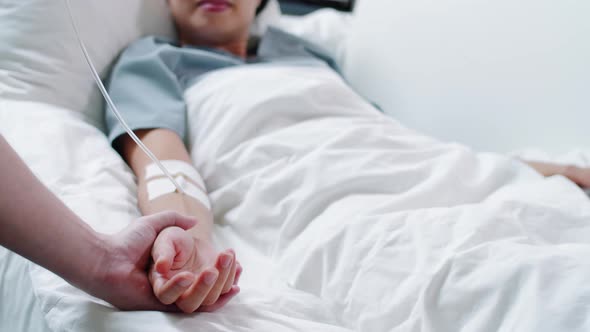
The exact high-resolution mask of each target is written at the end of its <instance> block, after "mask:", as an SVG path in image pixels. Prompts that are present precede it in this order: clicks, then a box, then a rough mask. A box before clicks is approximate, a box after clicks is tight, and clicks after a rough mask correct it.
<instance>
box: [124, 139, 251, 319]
mask: <svg viewBox="0 0 590 332" xmlns="http://www.w3.org/2000/svg"><path fill="white" fill-rule="evenodd" d="M136 133H137V135H138V136H139V137H140V138H141V140H142V141H143V142H144V144H145V145H147V146H148V147H149V148H150V149H151V150H152V152H153V153H154V154H155V155H156V156H157V157H158V158H159V159H160V160H180V161H185V162H187V163H192V161H191V159H190V157H189V154H188V151H187V150H186V147H185V146H184V143H183V142H182V140H181V139H180V137H179V136H178V135H177V134H176V133H174V132H173V131H170V130H167V129H150V130H139V131H137V132H136ZM116 147H117V149H118V150H119V152H120V153H121V155H122V156H123V158H125V160H126V161H127V163H128V164H129V166H131V168H132V169H133V172H134V173H135V174H136V175H137V179H138V193H137V195H138V200H139V207H140V209H141V211H142V213H143V214H144V215H149V214H153V213H156V212H160V211H165V210H172V211H175V212H178V213H181V214H184V215H189V216H195V217H196V218H197V219H198V220H199V223H198V225H197V226H196V227H194V228H193V229H191V230H190V231H188V232H187V231H184V230H181V229H178V228H176V229H173V230H166V231H165V232H163V233H162V234H161V235H160V236H159V237H158V239H157V240H156V243H155V244H154V248H153V250H152V258H153V259H154V261H155V264H154V267H152V269H151V271H150V278H151V279H150V280H151V282H152V287H153V288H154V293H155V294H156V296H157V297H158V299H160V301H162V302H163V303H165V304H171V303H176V305H177V306H178V307H179V308H180V309H181V310H183V311H185V312H194V311H196V310H197V309H199V310H200V311H211V310H215V309H217V308H219V307H221V306H223V305H224V304H225V303H226V302H227V301H228V300H229V299H230V298H231V297H232V296H234V295H235V294H236V293H237V292H238V291H239V288H238V287H237V286H234V285H233V284H234V280H235V275H236V274H239V273H240V272H241V267H240V266H239V263H238V262H237V260H236V259H235V253H234V252H233V251H232V250H226V251H223V252H221V253H217V251H216V250H215V249H214V246H213V244H212V240H211V232H212V228H213V216H212V214H211V211H209V209H207V208H206V207H205V206H204V205H203V204H202V203H201V202H200V201H198V200H197V199H194V198H192V197H190V196H187V195H181V194H178V193H170V194H166V195H163V196H160V197H158V198H155V199H153V200H149V199H148V193H147V190H146V180H145V171H146V166H148V165H150V164H151V163H152V161H151V160H150V159H149V158H148V157H147V156H146V155H145V154H144V153H143V152H142V151H141V150H140V149H139V147H138V146H137V145H136V144H135V142H133V141H132V140H131V138H130V137H129V136H127V135H125V136H122V137H121V138H119V139H118V140H117V141H116ZM189 233H190V234H189Z"/></svg>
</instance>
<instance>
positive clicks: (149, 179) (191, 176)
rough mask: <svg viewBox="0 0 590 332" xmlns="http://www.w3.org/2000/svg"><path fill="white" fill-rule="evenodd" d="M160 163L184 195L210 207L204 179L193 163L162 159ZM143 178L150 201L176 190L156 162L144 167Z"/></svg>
mask: <svg viewBox="0 0 590 332" xmlns="http://www.w3.org/2000/svg"><path fill="white" fill-rule="evenodd" d="M161 163H162V164H163V165H164V167H166V169H167V170H168V171H169V172H170V173H171V174H172V176H173V177H174V180H175V181H176V183H177V184H178V185H179V186H180V188H181V189H182V190H183V191H184V194H185V195H187V196H190V197H192V198H194V199H196V200H198V201H199V202H201V203H202V204H203V205H204V206H205V207H207V209H211V203H210V202H209V197H208V196H207V194H206V193H207V189H206V188H205V181H203V178H202V177H201V175H200V174H199V172H197V170H196V169H195V168H194V166H193V165H191V164H189V163H187V162H184V161H180V160H162V161H161ZM145 180H146V190H147V193H148V200H150V201H152V200H154V199H156V198H158V197H161V196H163V195H166V194H171V193H174V192H178V190H177V188H176V186H175V185H174V184H172V182H170V181H169V180H168V178H166V177H165V174H164V173H163V172H162V171H161V170H160V168H159V167H158V165H156V164H150V165H148V166H147V167H146V168H145Z"/></svg>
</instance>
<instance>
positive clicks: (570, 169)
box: [525, 161, 590, 188]
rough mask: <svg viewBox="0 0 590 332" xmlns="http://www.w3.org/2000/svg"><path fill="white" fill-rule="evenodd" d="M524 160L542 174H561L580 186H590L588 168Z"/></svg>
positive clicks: (589, 171) (589, 169) (589, 170)
mask: <svg viewBox="0 0 590 332" xmlns="http://www.w3.org/2000/svg"><path fill="white" fill-rule="evenodd" d="M525 162H526V163H527V164H529V165H530V166H531V167H532V168H534V169H535V170H536V171H537V172H539V173H541V174H542V175H544V176H553V175H563V176H565V177H567V178H568V179H570V180H572V181H573V182H574V183H576V184H577V185H579V186H580V187H582V188H590V168H582V167H577V166H572V165H560V164H554V163H545V162H538V161H525Z"/></svg>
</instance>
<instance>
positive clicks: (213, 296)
mask: <svg viewBox="0 0 590 332" xmlns="http://www.w3.org/2000/svg"><path fill="white" fill-rule="evenodd" d="M234 262H235V259H234V253H233V252H232V251H230V250H226V251H225V252H223V253H221V254H219V256H218V257H217V263H216V264H215V267H216V268H217V270H218V271H219V277H218V278H217V282H216V283H215V286H213V288H212V289H211V291H210V292H209V295H208V296H207V297H206V298H205V300H204V301H203V304H204V305H212V304H214V303H215V302H217V299H218V298H219V296H220V295H221V291H222V290H223V288H224V286H225V282H226V280H227V278H228V276H229V273H230V271H231V270H232V265H233V264H234Z"/></svg>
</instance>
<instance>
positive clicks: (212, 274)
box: [150, 227, 242, 313]
mask: <svg viewBox="0 0 590 332" xmlns="http://www.w3.org/2000/svg"><path fill="white" fill-rule="evenodd" d="M152 258H153V260H154V264H153V266H152V268H151V270H150V281H151V283H152V287H153V289H154V293H155V294H156V297H157V298H158V299H159V300H160V301H161V302H162V303H164V304H172V303H176V305H177V306H178V308H180V309H181V310H182V311H184V312H186V313H192V312H195V311H197V310H198V311H206V312H211V311H215V310H217V309H219V308H221V307H223V306H224V305H225V304H226V303H227V302H229V300H231V298H232V297H234V296H235V295H236V294H237V293H238V292H239V291H240V289H239V287H238V286H237V282H238V279H239V277H240V274H241V272H242V268H241V266H240V264H239V263H238V262H237V260H236V255H235V253H234V251H233V250H225V251H223V252H221V253H217V251H216V250H215V248H214V247H213V245H212V244H211V243H210V242H209V241H204V240H200V239H196V238H195V237H194V236H193V235H191V234H190V233H188V232H186V231H184V230H183V229H181V228H178V227H170V228H167V229H165V230H164V231H162V233H160V235H159V236H158V238H157V239H156V242H155V243H154V247H153V249H152Z"/></svg>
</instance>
